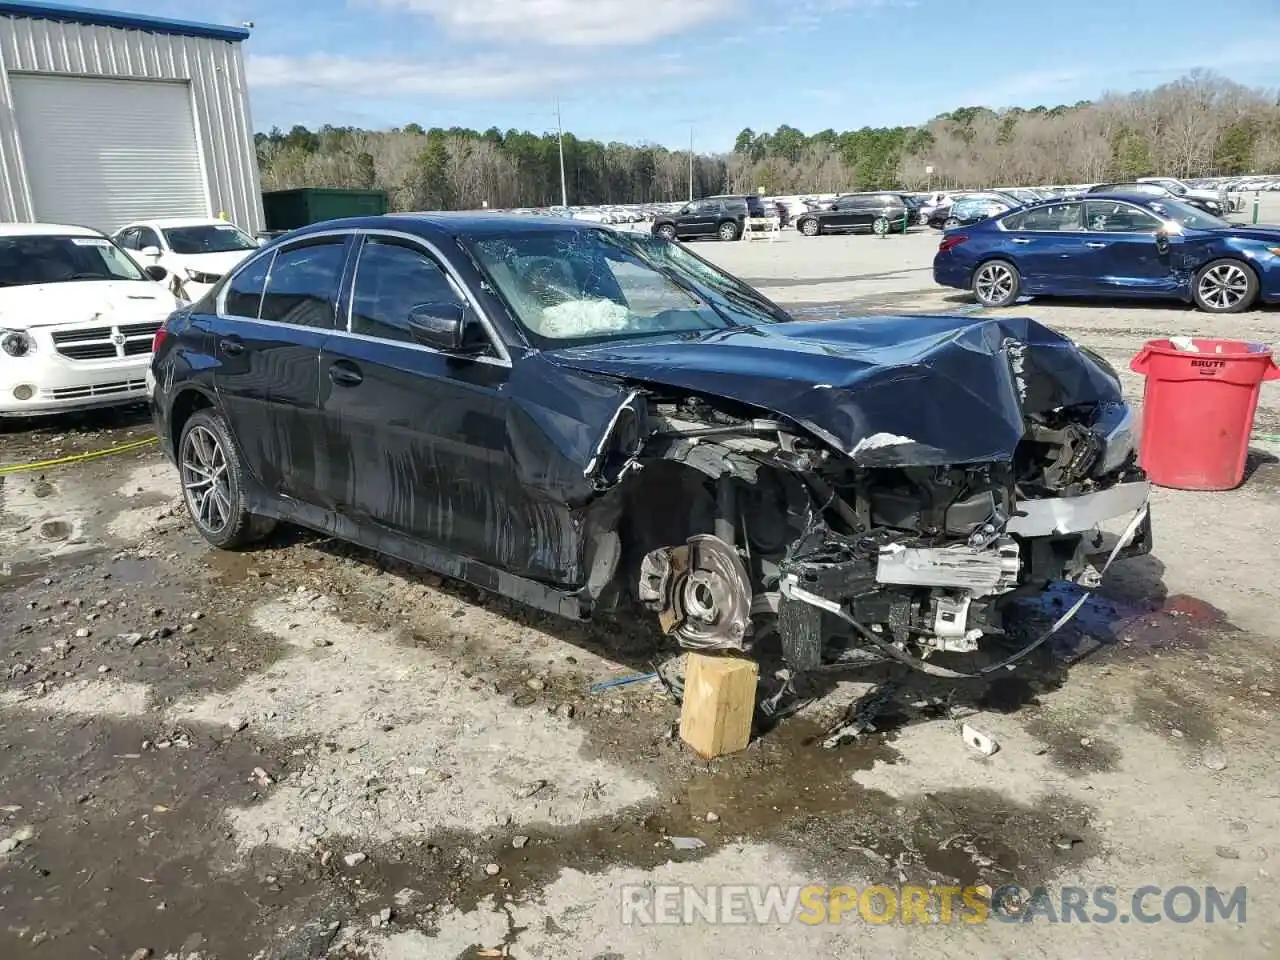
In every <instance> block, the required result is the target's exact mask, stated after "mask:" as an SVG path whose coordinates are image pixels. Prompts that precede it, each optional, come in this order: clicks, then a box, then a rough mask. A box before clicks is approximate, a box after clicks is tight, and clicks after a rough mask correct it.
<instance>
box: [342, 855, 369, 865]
mask: <svg viewBox="0 0 1280 960" xmlns="http://www.w3.org/2000/svg"><path fill="white" fill-rule="evenodd" d="M368 859H369V855H368V854H367V853H348V854H347V855H346V856H345V857H343V858H342V862H343V863H345V864H346V865H347V866H348V867H358V866H360V864H362V863H364V862H365V861H366V860H368Z"/></svg>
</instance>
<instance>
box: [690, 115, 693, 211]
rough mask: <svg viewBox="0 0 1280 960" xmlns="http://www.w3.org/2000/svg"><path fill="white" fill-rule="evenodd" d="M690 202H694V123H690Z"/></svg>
mask: <svg viewBox="0 0 1280 960" xmlns="http://www.w3.org/2000/svg"><path fill="white" fill-rule="evenodd" d="M689 202H690V203H693V124H689Z"/></svg>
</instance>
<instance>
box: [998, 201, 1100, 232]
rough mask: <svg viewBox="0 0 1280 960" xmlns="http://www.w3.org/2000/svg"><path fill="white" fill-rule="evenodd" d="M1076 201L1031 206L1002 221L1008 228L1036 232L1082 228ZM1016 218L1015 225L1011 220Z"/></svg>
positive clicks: (1079, 205)
mask: <svg viewBox="0 0 1280 960" xmlns="http://www.w3.org/2000/svg"><path fill="white" fill-rule="evenodd" d="M1080 207H1081V204H1078V203H1054V204H1050V205H1048V206H1044V207H1032V208H1031V209H1030V210H1027V211H1026V212H1024V213H1020V214H1016V215H1015V216H1014V217H1009V218H1006V219H1005V220H1004V221H1003V222H1004V225H1005V227H1006V228H1007V229H1009V230H1029V231H1035V232H1038V233H1062V232H1067V231H1071V230H1083V229H1084V227H1083V225H1082V224H1081V222H1080ZM1015 219H1016V220H1017V221H1018V224H1019V225H1017V226H1015V225H1014V224H1013V223H1012V222H1011V221H1013V220H1015Z"/></svg>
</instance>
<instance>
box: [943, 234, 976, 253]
mask: <svg viewBox="0 0 1280 960" xmlns="http://www.w3.org/2000/svg"><path fill="white" fill-rule="evenodd" d="M968 239H969V238H968V237H967V236H965V235H964V234H963V233H956V234H951V235H949V236H945V237H943V238H942V242H941V243H940V244H938V252H939V253H946V252H947V251H948V250H952V249H954V248H956V247H958V246H960V244H962V243H964V242H965V241H966V240H968Z"/></svg>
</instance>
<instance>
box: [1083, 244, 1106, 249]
mask: <svg viewBox="0 0 1280 960" xmlns="http://www.w3.org/2000/svg"><path fill="white" fill-rule="evenodd" d="M1085 246H1086V247H1092V248H1093V249H1095V250H1100V249H1102V248H1103V247H1105V246H1106V244H1105V243H1086V244H1085Z"/></svg>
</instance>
